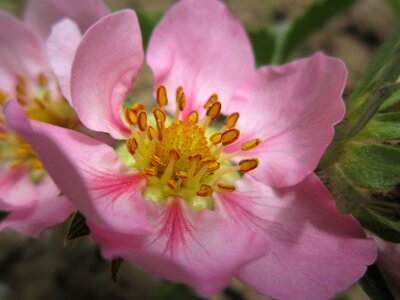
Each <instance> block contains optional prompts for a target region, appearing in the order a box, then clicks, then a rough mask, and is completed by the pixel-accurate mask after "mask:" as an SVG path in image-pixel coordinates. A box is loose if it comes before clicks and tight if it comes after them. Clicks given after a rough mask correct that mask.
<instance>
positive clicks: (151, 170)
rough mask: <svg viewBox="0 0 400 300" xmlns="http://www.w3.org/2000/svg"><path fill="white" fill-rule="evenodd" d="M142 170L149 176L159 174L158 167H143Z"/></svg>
mask: <svg viewBox="0 0 400 300" xmlns="http://www.w3.org/2000/svg"><path fill="white" fill-rule="evenodd" d="M142 172H143V174H144V175H146V176H148V177H154V176H157V173H158V171H157V169H155V168H144V169H142Z"/></svg>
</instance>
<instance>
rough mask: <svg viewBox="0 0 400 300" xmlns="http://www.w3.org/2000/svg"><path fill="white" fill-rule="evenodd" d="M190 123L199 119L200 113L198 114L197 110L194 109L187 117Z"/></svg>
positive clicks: (194, 122)
mask: <svg viewBox="0 0 400 300" xmlns="http://www.w3.org/2000/svg"><path fill="white" fill-rule="evenodd" d="M186 120H187V121H188V122H189V123H190V124H196V123H197V121H198V120H199V115H198V114H197V112H196V111H192V112H191V113H190V114H189V115H188V116H187V119H186Z"/></svg>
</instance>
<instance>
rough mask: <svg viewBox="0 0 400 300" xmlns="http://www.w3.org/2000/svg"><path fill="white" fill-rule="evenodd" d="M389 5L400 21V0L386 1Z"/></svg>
mask: <svg viewBox="0 0 400 300" xmlns="http://www.w3.org/2000/svg"><path fill="white" fill-rule="evenodd" d="M386 2H387V4H388V5H389V6H390V7H391V8H392V10H393V12H394V13H395V14H396V16H397V17H398V18H399V19H400V1H399V0H386Z"/></svg>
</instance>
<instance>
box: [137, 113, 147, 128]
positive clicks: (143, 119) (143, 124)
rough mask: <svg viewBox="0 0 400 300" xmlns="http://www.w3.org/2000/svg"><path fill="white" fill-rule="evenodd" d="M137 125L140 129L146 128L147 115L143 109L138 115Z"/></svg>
mask: <svg viewBox="0 0 400 300" xmlns="http://www.w3.org/2000/svg"><path fill="white" fill-rule="evenodd" d="M138 126H139V129H140V130H141V131H145V130H146V128H147V115H146V112H145V111H144V110H142V111H141V112H140V113H139V115H138Z"/></svg>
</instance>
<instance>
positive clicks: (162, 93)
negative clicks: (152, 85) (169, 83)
mask: <svg viewBox="0 0 400 300" xmlns="http://www.w3.org/2000/svg"><path fill="white" fill-rule="evenodd" d="M157 104H158V106H160V107H164V106H166V105H167V104H168V98H167V90H166V89H165V86H163V85H161V86H160V87H159V88H158V89H157Z"/></svg>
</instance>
